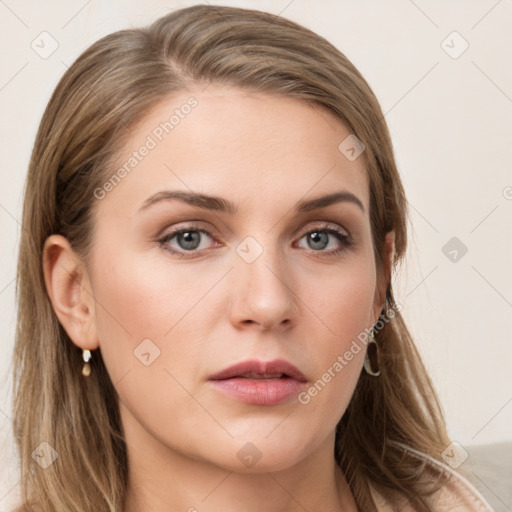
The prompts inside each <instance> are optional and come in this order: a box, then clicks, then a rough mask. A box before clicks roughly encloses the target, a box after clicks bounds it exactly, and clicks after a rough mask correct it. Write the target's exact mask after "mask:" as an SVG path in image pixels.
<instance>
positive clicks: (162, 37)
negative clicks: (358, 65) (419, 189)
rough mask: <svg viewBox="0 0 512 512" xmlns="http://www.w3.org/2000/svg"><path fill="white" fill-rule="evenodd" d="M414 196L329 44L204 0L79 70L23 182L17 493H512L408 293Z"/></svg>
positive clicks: (150, 504)
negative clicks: (444, 387) (475, 477)
mask: <svg viewBox="0 0 512 512" xmlns="http://www.w3.org/2000/svg"><path fill="white" fill-rule="evenodd" d="M406 224H407V209H406V199H405V195H404V191H403V188H402V184H401V182H400V178H399V175H398V173H397V169H396V164H395V161H394V157H393V150H392V145H391V141H390V137H389V133H388V130H387V127H386V125H385V122H384V118H383V115H382V111H381V109H380V107H379V105H378V103H377V100H376V98H375V96H374V94H373V93H372V91H371V89H370V88H369V86H368V84H367V83H366V82H365V80H364V79H363V78H362V76H361V75H360V73H359V72H358V71H357V70H356V69H355V68H354V66H353V65H352V64H351V63H350V62H349V61H348V60H347V58H346V57H345V56H344V55H343V54H341V53H340V52H339V51H338V50H337V49H336V48H334V47H333V46H332V45H331V44H329V43H328V42H327V41H325V40H324V39H322V38H321V37H319V36H318V35H316V34H314V33H312V32H310V31H309V30H307V29H305V28H303V27H301V26H299V25H297V24H295V23H292V22H291V21H288V20H286V19H284V18H280V17H277V16H273V15H270V14H267V13H263V12H258V11H253V10H246V9H238V8H229V7H211V6H195V7H191V8H186V9H182V10H179V11H176V12H174V13H171V14H169V15H167V16H164V17H163V18H161V19H159V20H157V21H156V22H155V23H154V24H153V25H151V26H150V27H149V28H145V29H131V30H124V31H120V32H116V33H114V34H111V35H109V36H106V37H104V38H103V39H101V40H100V41H98V42H97V43H95V44H94V45H92V46H91V47H90V48H89V49H88V50H86V51H85V52H84V53H83V54H82V55H81V56H80V57H79V58H78V59H77V61H76V62H75V63H74V64H73V65H72V66H71V67H70V68H69V70H68V71H67V72H66V73H65V75H64V77H63V78H62V79H61V81H60V83H59V84H58V86H57V88H56V90H55V92H54V94H53V96H52V98H51V100H50V102H49V105H48V107H47V109H46V112H45V114H44V116H43V119H42V122H41V126H40V128H39V132H38V135H37V138H36V142H35V147H34V150H33V154H32V159H31V163H30V168H29V172H28V177H27V183H26V191H25V202H24V211H23V226H24V230H23V231H22V238H21V243H20V254H19V266H18V300H19V318H18V326H17V338H16V347H15V389H14V434H15V438H16V441H17V444H18V447H19V453H20V461H21V476H22V490H23V503H22V504H21V505H20V507H19V508H18V510H19V511H28V510H44V511H50V510H51V511H95V512H97V511H100V510H101V511H103V510H105V511H110V512H114V511H116V512H117V511H123V512H132V511H139V510H140V511H147V510H151V511H154V512H159V511H163V510H165V511H168V510H189V511H194V510H199V511H202V510H205V511H207V510H208V511H216V510H221V509H222V510H224V511H226V510H240V509H243V510H245V511H253V510H267V511H273V510H275V511H277V510H279V511H295V510H309V511H312V510H322V511H341V510H344V511H355V510H362V511H376V510H378V511H384V510H421V511H439V510H490V508H489V507H488V505H487V504H486V503H485V502H484V500H483V499H482V498H481V497H480V495H479V494H478V493H477V492H476V491H475V490H474V489H473V488H472V487H471V486H470V484H469V483H468V482H467V481H466V480H464V479H463V478H461V477H459V476H458V475H457V474H455V472H454V471H452V470H451V469H450V468H449V467H448V466H446V465H444V464H443V463H442V462H441V461H442V458H441V454H442V452H443V451H444V450H445V449H446V448H447V447H448V446H449V444H450V440H449V438H448V436H447V433H446V428H445V423H444V419H443V416H442V412H441V410H440V407H439V404H438V402H437V399H436V397H435V392H434V390H433V387H432V384H431V382H430V380H429V378H428V376H427V374H426V372H425V369H424V367H423V365H422V363H421V360H420V358H419V355H418V353H417V351H416V348H415V346H414V343H413V341H412V339H411V336H410V334H409V332H408V330H407V327H406V325H405V323H404V321H403V319H402V317H401V315H400V309H401V305H400V304H397V303H395V301H394V298H393V291H392V283H391V274H392V269H393V268H394V267H395V266H397V264H398V263H399V262H400V261H401V258H402V257H403V255H404V252H405V248H406V238H407V236H406Z"/></svg>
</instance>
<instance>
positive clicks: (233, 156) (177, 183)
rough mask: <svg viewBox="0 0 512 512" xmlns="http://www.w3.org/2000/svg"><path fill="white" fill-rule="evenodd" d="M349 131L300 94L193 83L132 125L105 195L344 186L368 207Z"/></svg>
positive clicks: (255, 193) (244, 193)
mask: <svg viewBox="0 0 512 512" xmlns="http://www.w3.org/2000/svg"><path fill="white" fill-rule="evenodd" d="M351 137H353V134H352V133H351V130H350V129H349V128H348V127H347V126H346V125H345V124H344V123H343V122H342V121H341V120H340V119H339V118H338V117H336V116H335V115H334V113H332V112H330V111H328V110H327V109H325V108H321V107H319V106H316V105H312V104H310V103H307V102H305V101H303V100H298V99H295V98H290V97H286V96H282V95H275V94H263V93H256V92H251V91H246V90H242V89H238V88H234V87H227V86H222V85H218V84H210V85H209V86H207V87H206V88H204V86H203V90H201V89H200V88H192V89H190V90H186V91H180V92H178V93H173V94H172V95H171V96H169V97H168V98H166V99H165V100H163V101H160V102H159V103H158V104H156V105H155V106H154V107H153V108H152V109H151V111H149V112H148V113H147V115H146V117H145V118H144V119H143V120H142V122H140V123H139V124H138V126H136V127H135V129H133V131H132V134H131V137H130V139H129V141H128V143H127V144H126V145H125V147H124V148H123V150H122V151H121V152H120V154H119V155H118V159H117V161H116V163H115V166H114V167H113V173H115V172H116V170H117V169H120V168H122V167H124V169H125V171H126V172H124V173H122V174H123V175H124V176H125V177H123V179H122V183H120V184H119V185H118V186H116V187H115V188H116V190H115V191H114V193H112V194H110V196H111V199H113V200H115V198H114V196H117V199H118V200H122V201H124V202H127V203H137V206H138V205H140V203H141V202H142V201H143V200H144V198H145V197H146V196H147V195H149V194H151V193H154V192H155V191H158V190H159V189H161V188H168V187H171V186H172V188H174V189H175V188H177V187H178V188H180V189H183V190H188V191H197V192H205V193H210V194H212V195H220V196H236V195H238V194H240V199H243V198H244V197H245V198H247V197H251V198H255V197H259V198H260V199H262V200H264V199H265V198H269V197H270V196H272V198H273V199H275V198H276V197H277V196H276V194H280V195H281V196H284V195H285V196H286V198H289V199H290V200H293V199H295V200H297V201H298V200H299V199H301V198H304V197H305V198H308V197H309V196H311V197H313V196H315V195H319V194H324V193H331V192H333V191H334V190H336V191H337V190H341V189H346V190H349V191H350V192H352V193H354V194H356V195H357V196H358V197H359V198H360V199H361V201H362V202H363V204H364V205H365V209H366V210H367V211H368V200H369V194H368V190H367V188H368V181H367V173H366V169H365V164H364V159H363V157H362V156H360V157H359V158H355V159H353V158H348V157H347V155H348V156H350V153H348V154H347V152H346V147H345V146H347V141H348V142H349V143H350V140H351ZM340 145H341V146H340ZM349 145H350V144H349ZM145 148H146V149H145ZM356 149H357V148H356ZM141 153H144V155H143V156H141ZM121 196H122V197H121ZM274 202H275V201H274Z"/></svg>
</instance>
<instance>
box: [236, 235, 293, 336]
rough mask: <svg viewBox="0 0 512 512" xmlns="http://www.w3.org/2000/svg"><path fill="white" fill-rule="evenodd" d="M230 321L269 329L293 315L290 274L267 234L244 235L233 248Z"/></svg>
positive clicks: (275, 243)
mask: <svg viewBox="0 0 512 512" xmlns="http://www.w3.org/2000/svg"><path fill="white" fill-rule="evenodd" d="M236 253H237V255H236V264H235V267H236V268H235V274H236V275H235V276H234V279H235V283H236V284H235V287H236V290H235V301H236V304H234V306H233V315H234V320H235V321H237V322H240V321H243V322H246V323H247V322H248V321H252V322H255V323H258V324H260V325H261V326H263V327H266V328H270V327H272V326H275V325H278V324H280V323H282V322H286V323H289V322H290V321H291V320H292V319H293V318H294V315H295V314H296V311H297V305H296V297H295V294H294V292H293V283H292V282H291V279H292V272H291V271H290V267H289V266H288V265H287V263H286V261H285V260H284V258H285V254H283V252H282V251H281V250H280V249H279V247H278V246H277V242H275V240H274V239H273V237H272V236H271V235H269V234H266V235H255V236H248V237H246V238H245V239H244V240H242V242H240V243H239V244H238V246H237V247H236Z"/></svg>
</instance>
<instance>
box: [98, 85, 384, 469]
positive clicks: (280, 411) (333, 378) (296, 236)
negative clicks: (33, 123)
mask: <svg viewBox="0 0 512 512" xmlns="http://www.w3.org/2000/svg"><path fill="white" fill-rule="evenodd" d="M191 97H193V98H194V99H193V100H191V99H190V98H191ZM186 105H188V107H186ZM173 114H174V118H171V115H173ZM169 120H170V121H169ZM166 122H167V123H168V124H165V123H166ZM350 133H351V132H350V130H349V129H348V128H347V127H346V126H344V125H343V124H342V123H341V122H340V121H339V120H337V118H335V117H334V116H333V115H332V114H330V113H329V112H327V111H324V110H321V109H318V108H314V107H312V106H310V105H308V104H306V103H304V102H301V101H299V100H295V99H291V98H284V97H280V96H274V95H263V94H255V93H249V92H244V91H241V90H238V89H233V88H227V87H223V86H215V85H210V86H209V87H208V88H207V89H206V90H204V91H203V92H201V91H200V90H193V91H192V92H191V91H185V92H182V93H179V94H175V95H173V96H172V98H171V99H169V100H166V101H165V102H162V103H161V104H159V105H158V106H157V107H156V108H155V109H154V110H152V111H151V112H149V113H148V116H147V118H146V119H145V120H144V121H143V122H142V123H141V124H140V125H139V126H138V127H137V128H136V130H134V132H133V134H132V138H131V140H130V142H129V144H127V146H126V147H125V150H124V151H123V152H122V153H121V154H120V155H119V158H118V162H117V166H116V167H115V168H114V169H113V172H112V175H114V174H115V173H116V172H117V171H118V170H119V169H121V168H123V166H124V169H125V172H122V171H120V172H117V177H118V178H120V179H116V178H114V179H112V180H110V181H109V182H108V183H105V185H104V187H102V189H101V191H97V194H96V195H97V199H95V205H94V208H95V211H94V213H95V233H94V246H93V252H92V264H91V267H90V276H89V279H90V283H91V287H92V292H93V294H94V297H95V301H96V302H95V308H94V322H93V323H94V325H93V328H94V329H95V330H96V333H97V339H98V344H99V348H100V350H101V353H102V356H103V358H104V361H105V364H106V366H107V370H108V372H109V374H110V376H111V379H112V382H113V383H114V385H115V387H116V389H117V391H118V394H119V407H120V411H121V416H122V421H123V426H124V429H125V432H126V435H127V436H129V437H130V439H131V441H132V443H135V444H137V443H139V444H140V445H141V446H142V445H144V446H146V447H147V446H152V447H153V448H155V450H157V449H158V453H160V454H162V453H163V454H165V453H169V454H170V453H179V454H181V455H185V456H187V457H190V458H193V459H196V460H202V461H207V462H211V463H214V464H216V465H218V466H222V467H225V468H230V469H232V470H235V471H269V470H279V469H284V468H286V467H288V466H291V465H292V464H295V463H297V462H298V461H300V460H303V459H304V458H305V457H307V456H308V455H309V454H311V453H313V452H314V450H315V449H317V448H318V447H319V446H320V445H321V444H322V443H325V442H326V440H329V441H332V442H333V441H334V430H335V427H336V424H337V423H338V421H339V420H340V418H341V416H342V415H343V413H344V411H345V409H346V407H347V405H348V402H349V400H350V398H351V395H352V393H353V390H354V388H355V385H356V382H357V379H358V377H359V374H360V371H361V368H362V363H363V358H364V347H363V349H362V350H359V351H358V352H357V353H356V351H354V350H353V351H352V357H351V358H350V360H347V358H346V357H344V354H346V353H347V351H350V349H351V346H352V347H353V342H354V340H357V337H358V335H359V334H360V333H361V332H362V331H364V329H365V328H369V327H371V326H372V325H373V323H375V321H376V320H377V318H378V315H379V313H380V310H381V307H382V304H378V303H377V301H376V297H377V289H376V285H377V281H376V269H375V261H374V256H373V245H372V239H371V231H370V221H369V190H368V178H367V175H366V170H365V168H364V163H363V158H362V157H361V158H357V159H355V160H349V159H347V158H346V156H345V155H344V154H343V153H341V152H340V150H339V149H338V146H339V145H340V143H341V142H342V141H343V140H344V139H345V138H346V137H347V136H348V135H350ZM143 147H146V148H147V149H146V150H144V149H142V148H143ZM130 159H132V160H130ZM125 164H126V165H125ZM176 192H179V193H181V194H182V195H181V199H180V197H177V196H178V195H179V194H175V193H176ZM192 192H193V193H195V194H196V201H195V204H192V203H194V201H191V200H190V199H187V196H186V195H187V194H191V193H192ZM168 193H172V194H168ZM335 193H342V194H340V195H339V196H338V199H337V200H333V201H331V202H327V203H329V204H327V205H326V204H320V202H317V203H315V200H316V199H318V198H321V197H324V196H329V195H332V194H335ZM199 194H202V195H205V196H210V199H209V198H204V197H203V198H201V199H199V198H198V197H199V196H198V195H199ZM170 195H174V197H169V196H170ZM211 197H216V198H219V199H217V200H212V199H211ZM340 357H341V358H343V360H344V363H343V364H342V368H341V369H339V364H341V363H340ZM275 360H284V361H287V362H288V363H290V364H292V365H293V366H294V367H296V369H298V370H299V371H300V372H301V374H302V375H303V379H302V380H300V379H293V378H291V377H290V376H289V374H290V373H293V372H292V370H290V369H289V368H286V367H280V366H279V367H275V368H272V367H265V366H264V365H262V366H260V367H259V370H260V373H265V370H268V371H267V372H266V373H267V374H278V373H285V374H286V376H284V377H281V378H280V379H278V378H277V376H274V377H267V380H265V379H264V378H249V377H241V376H240V375H241V374H242V373H246V370H247V368H245V369H239V371H238V375H239V377H238V378H236V377H233V378H232V379H224V380H216V381H214V380H211V378H212V376H214V375H215V374H217V373H219V372H221V371H223V370H224V369H226V368H228V367H230V366H232V365H235V364H237V363H241V362H245V361H253V362H254V361H256V362H260V363H266V362H269V361H275ZM337 361H338V365H336V362H337ZM244 370H245V371H244ZM329 370H330V371H329ZM326 373H328V374H329V375H330V379H329V378H328V377H329V375H328V376H327V377H326V376H325V375H326ZM319 381H321V384H319ZM315 383H316V384H317V385H316V388H315V389H316V392H315V391H314V390H313V391H312V389H313V388H314V387H315ZM250 443H251V444H250ZM240 450H241V451H240ZM244 450H245V451H244ZM155 452H156V451H155ZM247 454H248V455H249V456H251V455H252V456H253V457H256V458H258V457H261V458H260V459H259V461H258V462H257V464H254V465H252V466H251V464H249V463H247V460H248V459H247V458H244V456H245V455H247Z"/></svg>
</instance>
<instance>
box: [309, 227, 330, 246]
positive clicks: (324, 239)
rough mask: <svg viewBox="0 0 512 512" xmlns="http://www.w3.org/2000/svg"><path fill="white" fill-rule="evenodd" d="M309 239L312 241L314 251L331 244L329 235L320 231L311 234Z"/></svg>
mask: <svg viewBox="0 0 512 512" xmlns="http://www.w3.org/2000/svg"><path fill="white" fill-rule="evenodd" d="M309 239H310V240H311V241H312V243H313V248H314V249H324V248H325V247H326V246H327V244H328V243H329V240H328V235H327V233H322V232H320V231H313V232H312V233H310V234H309ZM317 244H319V245H320V246H318V245H317Z"/></svg>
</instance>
